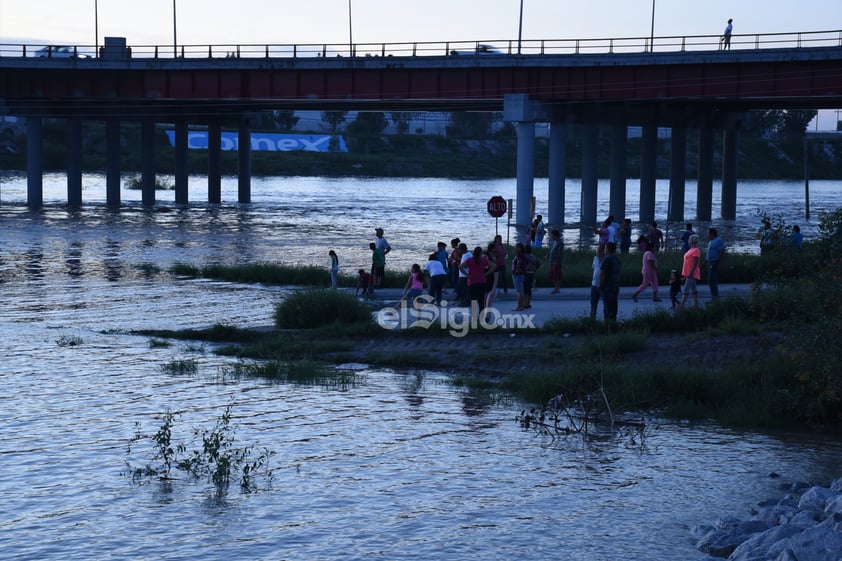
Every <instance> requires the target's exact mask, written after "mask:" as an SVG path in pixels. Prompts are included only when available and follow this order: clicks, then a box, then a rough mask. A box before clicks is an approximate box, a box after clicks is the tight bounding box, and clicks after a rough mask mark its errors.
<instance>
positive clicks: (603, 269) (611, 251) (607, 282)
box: [599, 242, 622, 321]
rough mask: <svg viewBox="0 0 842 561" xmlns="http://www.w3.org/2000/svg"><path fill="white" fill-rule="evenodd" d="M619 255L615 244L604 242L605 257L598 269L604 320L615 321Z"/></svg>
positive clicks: (618, 286) (618, 291)
mask: <svg viewBox="0 0 842 561" xmlns="http://www.w3.org/2000/svg"><path fill="white" fill-rule="evenodd" d="M621 265H622V264H621V263H620V257H619V256H618V255H617V244H616V243H614V242H608V243H607V244H605V258H604V259H603V260H602V265H601V266H600V270H599V290H600V292H601V293H602V310H603V311H604V312H605V321H617V307H618V304H617V298H618V297H619V296H620V267H621Z"/></svg>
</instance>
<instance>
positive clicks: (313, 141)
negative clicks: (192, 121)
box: [165, 129, 348, 152]
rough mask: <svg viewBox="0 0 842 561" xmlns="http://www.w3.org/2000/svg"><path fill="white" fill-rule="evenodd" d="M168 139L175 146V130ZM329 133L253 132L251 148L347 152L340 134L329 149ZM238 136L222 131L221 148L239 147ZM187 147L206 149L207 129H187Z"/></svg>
mask: <svg viewBox="0 0 842 561" xmlns="http://www.w3.org/2000/svg"><path fill="white" fill-rule="evenodd" d="M165 132H166V133H167V137H168V138H169V139H170V145H171V146H175V130H174V129H167V130H166V131H165ZM330 139H331V136H330V135H329V134H292V133H272V132H253V133H251V149H252V150H255V151H257V150H262V151H268V152H294V151H296V150H302V151H304V152H331V151H333V152H347V151H348V146H347V145H346V144H345V139H344V138H342V137H341V136H337V137H336V146H335V147H334V149H333V150H331V149H330ZM239 142H240V140H239V136H238V134H237V132H235V131H231V132H226V131H223V132H222V150H237V149H238V148H239ZM187 148H189V149H191V150H207V149H208V131H188V132H187Z"/></svg>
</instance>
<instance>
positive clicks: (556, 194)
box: [547, 123, 567, 229]
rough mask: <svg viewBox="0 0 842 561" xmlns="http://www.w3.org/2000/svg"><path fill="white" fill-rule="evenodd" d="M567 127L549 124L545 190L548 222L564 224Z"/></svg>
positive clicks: (554, 224)
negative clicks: (548, 160)
mask: <svg viewBox="0 0 842 561" xmlns="http://www.w3.org/2000/svg"><path fill="white" fill-rule="evenodd" d="M566 145H567V129H566V128H565V126H564V125H562V124H561V123H552V124H551V125H550V166H549V181H548V191H547V210H548V211H549V217H548V218H547V222H548V224H551V225H552V226H553V227H556V228H559V229H561V227H562V226H563V225H564V211H565V208H564V197H565V182H566V180H567V167H566V160H567V146H566Z"/></svg>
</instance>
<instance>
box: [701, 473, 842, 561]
mask: <svg viewBox="0 0 842 561" xmlns="http://www.w3.org/2000/svg"><path fill="white" fill-rule="evenodd" d="M770 477H774V478H777V477H779V476H778V474H775V473H773V474H771V475H770ZM781 490H782V491H785V492H786V495H785V496H784V497H783V498H780V499H778V498H770V499H767V500H765V501H761V502H759V503H757V506H756V508H754V509H753V510H752V512H751V516H750V517H748V518H747V519H744V518H741V517H739V516H723V517H722V518H720V519H719V520H718V521H717V522H716V524H715V525H702V526H697V527H695V528H693V534H694V535H695V537H697V538H698V542H697V543H696V548H697V549H699V550H700V551H702V552H704V553H707V554H709V555H711V556H712V557H709V558H708V559H709V560H711V561H712V560H714V559H723V558H726V557H727V558H728V560H729V561H755V560H757V559H781V560H783V559H793V560H795V559H798V560H805V561H839V559H840V554H841V553H840V552H842V478H839V479H835V480H834V481H832V482H831V483H830V485H827V486H822V485H815V484H814V483H807V482H792V483H782V484H781Z"/></svg>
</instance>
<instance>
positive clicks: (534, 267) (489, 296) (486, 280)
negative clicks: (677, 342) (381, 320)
mask: <svg viewBox="0 0 842 561" xmlns="http://www.w3.org/2000/svg"><path fill="white" fill-rule="evenodd" d="M546 229H547V228H546V226H545V225H544V222H543V217H542V216H541V215H536V217H535V220H534V221H533V222H532V223H531V224H530V225H529V227H528V228H527V231H526V232H525V236H524V241H523V242H517V243H516V244H515V245H514V252H513V256H512V259H511V263H509V262H508V259H509V253H508V251H507V247H506V245H505V244H504V243H503V239H502V236H500V235H497V236H495V238H494V240H493V241H492V242H490V243H489V244H488V245H487V246H486V247H482V246H481V245H476V246H475V247H473V248H472V249H471V248H469V246H468V244H467V243H465V242H463V241H461V240H460V239H459V238H453V239H452V240H450V247H449V248H448V246H447V244H445V243H444V242H438V243H437V246H436V249H435V250H433V251H432V252H431V253H430V254H429V255H428V256H427V261H426V262H425V263H424V264H423V265H420V264H417V263H416V264H413V265H412V267H411V268H410V271H409V274H408V275H407V279H406V283H405V285H404V288H403V294H402V297H401V301H402V302H404V303H409V302H412V301H413V300H414V299H415V298H417V297H418V296H420V295H422V294H424V293H427V294H429V296H430V298H431V302H434V303H435V304H437V305H442V303H443V302H444V300H443V295H444V294H445V290H447V289H451V290H452V291H453V297H450V298H448V300H449V302H448V304H449V305H457V306H463V307H469V308H471V310H472V313H475V314H481V313H482V312H483V310H484V309H486V308H490V307H491V306H492V305H493V304H494V302H495V300H496V298H497V295H498V294H499V293H506V294H507V293H508V290H509V285H508V278H509V277H510V278H511V283H512V288H513V289H514V291H515V292H516V293H517V303H516V305H515V307H514V308H513V311H523V310H528V309H530V308H531V307H532V294H533V290H534V287H535V276H536V273H537V271H538V270H539V269H541V268H542V267H543V266H544V263H543V262H542V260H541V259H540V258H539V257H538V256H536V255H535V254H534V252H533V247H543V246H544V237H545V231H546ZM767 229H768V227H767ZM593 231H594V234H595V235H596V236H598V243H597V251H596V255H595V256H594V258H593V263H592V268H593V276H592V281H591V295H590V304H591V305H590V316H591V318H596V315H597V308H598V305H599V301H600V300H601V301H602V302H603V314H604V318H605V320H606V321H615V320H616V319H617V307H618V296H619V292H620V273H621V267H622V261H621V259H620V257H619V255H618V254H624V253H629V252H630V251H631V248H632V237H633V233H634V225H633V223H632V221H631V220H630V219H628V218H626V219H624V220H623V222H622V223H618V222H617V221H616V220H615V219H614V217H613V216H609V217H607V218H606V219H605V220H604V221H603V222H602V223H601V224H600V225H599V226H596V227H594V229H593ZM638 232H639V235H638V237H637V239H636V241H635V246H636V248H637V250H638V252H639V253H640V255H641V277H642V281H641V283H640V285H639V286H638V287H637V288H636V289H635V291H634V293H633V294H632V296H631V298H632V300H634V301H635V302H637V301H638V298H639V297H640V296H641V295H642V294H643V293H644V292H645V291H647V290H649V289H651V291H652V300H653V301H654V302H660V301H661V298H660V297H659V289H660V286H661V284H660V280H659V279H660V276H661V271H660V270H659V268H658V254H659V253H660V252H662V251H663V250H664V248H665V241H666V240H665V236H664V233H663V232H662V231H661V230H660V228H658V223H657V222H654V221H653V222H651V223H649V224H647V225H646V226H645V227H643V228H638ZM794 232H795V234H797V236H795V240H794V243H796V242H797V245H799V246H800V244H801V242H802V240H803V238H802V237H801V235H800V232H799V231H798V228H797V227H795V228H794ZM374 233H375V240H374V241H373V242H371V243H370V244H369V249H370V251H371V268H370V270H367V269H359V270H358V281H357V287H356V291H355V293H356V294H362V295H364V296H368V297H370V296H371V295H372V294H373V293H374V291H375V290H376V289H377V288H378V287H380V286H382V283H383V277H384V274H385V266H386V255H388V254H389V252H390V251H391V250H392V248H391V245H390V244H389V242H388V241H387V240H386V238H385V237H384V235H383V229H382V228H376V229H375V231H374ZM549 234H550V241H549V243H548V244H547V249H546V251H545V252H539V253H540V254H541V255H543V256H545V258H546V260H547V262H548V265H549V267H548V268H549V278H550V282H551V284H552V288H551V292H550V294H557V293H559V292H560V290H561V282H562V275H563V260H564V245H563V242H562V237H561V232H560V231H559V230H558V229H555V228H550V229H549ZM707 234H708V235H707V238H708V239H707V246H706V248H702V244H701V242H700V238H699V235H698V234H697V233H696V232H695V231H694V230H693V225H692V224H690V223H688V224H686V225H685V228H684V230H683V231H682V232H681V234H680V236H677V237H676V238H677V239H676V243H677V242H678V241H680V242H681V254H682V255H683V259H682V263H681V268H680V269H672V270H671V271H670V272H669V277H668V281H667V282H668V284H669V293H670V301H671V304H672V308H673V309H676V310H680V309H683V308H684V307H685V306H686V305H687V304H688V301H690V300H691V299H692V305H693V306H698V305H699V291H698V283H699V282H700V281H701V279H702V276H703V275H702V270H703V268H704V269H705V270H706V272H707V283H708V288H709V290H710V296H711V297H712V298H718V297H719V271H720V263H721V261H722V259H723V256H724V255H725V249H726V247H725V242H724V241H723V240H722V238H721V237H720V236H719V233H718V232H717V229H716V228H709V229H708V232H707ZM766 239H767V237H764V238H763V240H762V241H761V247H762V244H763V243H764V240H766ZM329 256H330V259H331V261H330V271H331V285H332V286H333V287H336V285H337V274H338V270H339V260H338V257H337V255H336V253H335V252H334V251H333V250H331V251H330V252H329Z"/></svg>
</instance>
